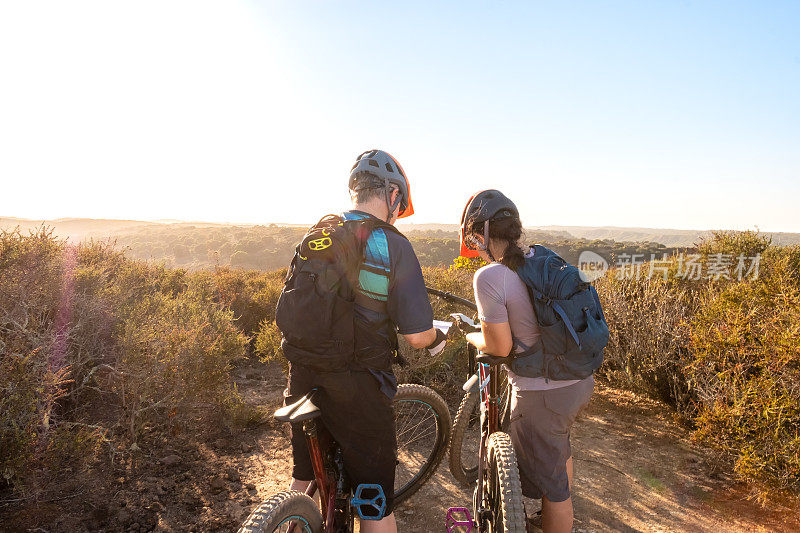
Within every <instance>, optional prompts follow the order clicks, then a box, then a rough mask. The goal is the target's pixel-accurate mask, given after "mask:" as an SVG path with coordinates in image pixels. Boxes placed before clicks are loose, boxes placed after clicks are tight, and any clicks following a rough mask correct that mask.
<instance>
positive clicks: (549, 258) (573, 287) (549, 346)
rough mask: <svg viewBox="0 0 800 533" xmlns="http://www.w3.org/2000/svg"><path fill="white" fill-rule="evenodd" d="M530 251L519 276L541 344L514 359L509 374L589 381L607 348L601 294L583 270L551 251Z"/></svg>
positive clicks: (534, 248)
mask: <svg viewBox="0 0 800 533" xmlns="http://www.w3.org/2000/svg"><path fill="white" fill-rule="evenodd" d="M532 251H533V256H532V257H526V259H525V264H523V266H522V267H520V268H519V269H518V270H517V274H518V275H519V277H520V278H522V281H523V282H524V283H525V285H526V286H527V287H528V292H529V293H530V296H531V302H532V303H533V308H534V311H535V312H536V318H537V320H538V322H539V329H540V331H541V343H538V344H537V345H536V346H532V347H526V346H523V348H525V351H524V352H522V353H521V354H518V355H517V356H515V358H514V360H513V362H512V364H511V370H513V371H514V373H516V374H519V375H521V376H527V377H540V376H544V377H546V378H549V379H554V380H570V379H583V378H587V377H589V376H591V375H592V373H594V371H595V370H597V369H598V368H599V367H600V365H601V364H602V362H603V348H605V346H606V344H608V325H607V324H606V320H605V316H604V315H603V310H602V308H601V307H600V299H599V298H598V297H597V291H596V290H595V288H594V287H592V285H591V284H590V283H589V282H586V281H584V280H583V279H581V276H580V270H578V269H577V268H576V267H574V266H572V265H570V264H569V263H567V262H566V261H564V260H563V259H562V258H561V257H560V256H559V255H558V254H556V253H555V252H553V251H552V250H549V249H548V248H545V247H544V246H540V245H538V244H537V245H534V246H533V247H532ZM518 344H519V343H518Z"/></svg>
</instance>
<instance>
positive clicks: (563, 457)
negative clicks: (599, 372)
mask: <svg viewBox="0 0 800 533" xmlns="http://www.w3.org/2000/svg"><path fill="white" fill-rule="evenodd" d="M593 390H594V378H593V377H588V378H586V379H584V380H582V381H580V382H578V383H575V384H574V385H569V386H567V387H561V388H558V389H550V390H523V391H515V392H514V395H513V397H512V399H511V423H510V426H509V430H508V433H509V435H510V436H511V440H512V441H513V442H514V451H515V452H516V455H517V464H518V465H519V473H520V477H521V478H522V493H523V494H524V495H525V496H527V497H528V498H534V499H540V498H541V497H542V495H544V496H547V499H548V500H550V501H551V502H563V501H565V500H566V499H567V498H569V497H570V491H569V479H568V478H567V459H569V458H570V456H571V455H572V449H571V448H570V445H569V432H570V429H571V428H572V424H573V422H575V418H576V417H577V416H578V413H580V412H581V410H582V409H583V408H584V407H586V405H587V404H588V403H589V398H591V396H592V391H593Z"/></svg>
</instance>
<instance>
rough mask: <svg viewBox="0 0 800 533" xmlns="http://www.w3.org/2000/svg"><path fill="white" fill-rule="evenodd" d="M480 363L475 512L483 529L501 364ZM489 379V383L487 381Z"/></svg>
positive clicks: (498, 423) (496, 428)
mask: <svg viewBox="0 0 800 533" xmlns="http://www.w3.org/2000/svg"><path fill="white" fill-rule="evenodd" d="M473 349H474V348H473ZM477 365H478V383H479V386H480V395H481V403H482V405H483V409H481V443H480V448H479V450H480V451H479V458H480V459H479V461H478V487H477V498H475V501H474V502H473V504H474V512H475V518H476V520H477V522H478V528H479V530H480V529H481V526H482V525H483V518H484V516H485V515H486V513H488V512H490V511H489V510H488V509H484V507H483V493H484V489H485V487H484V474H485V472H486V461H487V457H486V454H487V447H486V442H487V440H488V439H489V435H491V434H492V433H494V432H496V431H499V430H500V421H499V412H498V398H499V393H498V383H499V382H500V379H499V375H500V365H487V364H484V363H477ZM487 381H488V383H487Z"/></svg>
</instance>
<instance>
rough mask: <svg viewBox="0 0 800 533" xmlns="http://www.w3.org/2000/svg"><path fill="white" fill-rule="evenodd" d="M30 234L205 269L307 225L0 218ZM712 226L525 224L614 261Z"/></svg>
mask: <svg viewBox="0 0 800 533" xmlns="http://www.w3.org/2000/svg"><path fill="white" fill-rule="evenodd" d="M399 227H400V229H401V230H402V231H403V232H404V233H405V234H406V235H407V236H408V237H409V239H410V240H411V242H412V243H413V244H414V249H415V250H416V252H417V256H418V257H419V260H420V264H422V265H423V266H429V267H433V266H447V265H450V264H451V263H452V262H453V259H455V257H456V256H457V255H458V226H457V225H455V224H402V223H401V224H399ZM15 228H19V229H20V230H22V231H23V232H28V231H36V230H38V229H40V228H48V229H52V232H53V236H54V237H56V238H60V239H66V240H68V242H70V243H73V244H77V243H80V242H88V241H91V240H94V241H102V242H110V243H113V245H114V246H115V247H116V248H117V249H119V250H121V251H123V252H124V253H125V254H126V255H127V256H128V257H130V258H133V259H144V260H149V261H155V262H161V263H163V264H165V265H167V266H174V267H181V268H188V269H205V268H213V267H217V266H230V267H234V268H247V269H257V270H275V269H278V268H283V267H285V266H286V265H287V264H288V263H289V261H290V260H291V256H292V253H293V250H294V246H295V245H296V244H297V242H299V241H300V239H301V238H302V236H303V234H304V233H305V231H306V229H307V227H306V226H302V225H297V224H264V225H246V224H219V223H207V222H181V221H159V222H145V221H137V220H95V219H82V218H69V219H57V220H27V219H18V218H10V217H6V218H0V229H4V230H13V229H15ZM763 235H764V236H765V237H768V238H771V239H772V243H773V244H775V245H790V244H797V243H800V234H798V233H764V234H763ZM710 236H711V231H700V230H696V231H695V230H670V229H654V228H614V227H583V226H541V227H529V228H526V233H525V237H524V238H525V241H526V242H527V243H530V244H533V243H539V244H544V245H547V246H549V247H551V248H553V249H554V250H556V251H557V252H558V253H559V254H561V255H562V256H563V257H564V258H565V259H566V260H567V261H569V262H572V263H575V262H576V261H577V259H578V255H579V254H580V252H581V251H583V250H592V251H595V252H597V253H599V254H601V255H603V256H604V257H606V259H607V260H608V261H610V262H612V263H613V262H614V261H615V259H616V257H617V256H618V255H619V254H622V253H626V254H643V256H644V257H645V258H647V259H649V258H650V254H656V255H657V256H658V257H661V256H662V254H664V253H671V252H674V251H677V250H686V249H693V248H694V246H695V245H696V244H697V243H699V242H700V241H701V240H702V239H705V238H709V237H710Z"/></svg>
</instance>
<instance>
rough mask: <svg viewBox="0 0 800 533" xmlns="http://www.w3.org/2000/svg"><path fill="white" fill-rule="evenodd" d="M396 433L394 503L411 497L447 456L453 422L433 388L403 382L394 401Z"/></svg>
mask: <svg viewBox="0 0 800 533" xmlns="http://www.w3.org/2000/svg"><path fill="white" fill-rule="evenodd" d="M393 407H394V413H395V432H396V434H397V468H396V469H395V482H394V503H395V504H398V503H401V502H403V501H405V500H406V499H408V498H409V497H410V496H411V495H412V494H414V493H415V492H417V491H418V490H419V489H420V487H422V485H423V484H424V483H425V482H426V481H427V480H428V479H429V478H430V477H431V476H432V475H433V473H434V472H435V471H436V467H438V466H439V463H440V462H441V461H442V457H444V453H445V451H446V450H447V443H448V441H449V439H450V428H451V426H452V422H451V419H450V411H449V409H448V408H447V404H446V403H445V401H444V400H443V399H442V397H441V396H439V395H438V394H437V393H436V392H435V391H434V390H433V389H430V388H428V387H425V386H423V385H413V384H403V385H400V386H399V387H398V388H397V395H396V396H395V397H394V402H393Z"/></svg>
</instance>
